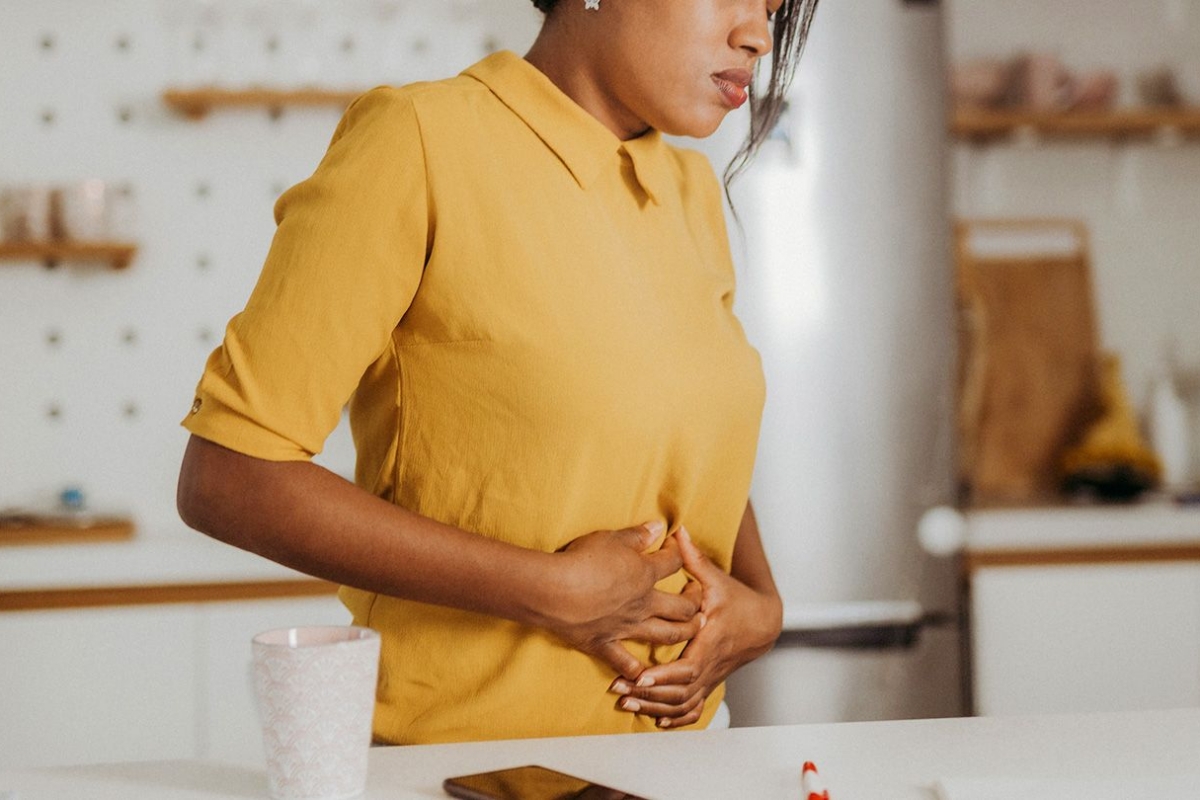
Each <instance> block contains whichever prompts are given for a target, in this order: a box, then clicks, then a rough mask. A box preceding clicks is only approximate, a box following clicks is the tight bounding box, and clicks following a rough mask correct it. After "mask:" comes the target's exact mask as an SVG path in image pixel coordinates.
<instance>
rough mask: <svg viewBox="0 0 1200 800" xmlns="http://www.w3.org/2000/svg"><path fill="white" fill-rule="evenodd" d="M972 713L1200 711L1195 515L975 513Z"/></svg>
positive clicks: (969, 553) (970, 544) (1199, 560)
mask: <svg viewBox="0 0 1200 800" xmlns="http://www.w3.org/2000/svg"><path fill="white" fill-rule="evenodd" d="M967 531H968V533H967V539H966V545H965V549H964V564H965V566H966V571H965V586H966V589H967V593H968V596H969V616H970V636H971V646H970V659H971V676H972V700H973V706H974V708H973V710H974V712H975V713H976V714H982V715H1001V714H1040V713H1077V712H1104V711H1133V710H1150V709H1163V708H1177V707H1185V706H1188V707H1198V706H1200V512H1198V511H1197V510H1195V509H1186V508H1176V507H1172V506H1170V505H1168V504H1150V505H1146V506H1133V507H1129V508H1117V509H1109V510H1105V509H1103V508H1083V509H1072V508H1062V509H1047V510H1028V511H982V512H968V514H967Z"/></svg>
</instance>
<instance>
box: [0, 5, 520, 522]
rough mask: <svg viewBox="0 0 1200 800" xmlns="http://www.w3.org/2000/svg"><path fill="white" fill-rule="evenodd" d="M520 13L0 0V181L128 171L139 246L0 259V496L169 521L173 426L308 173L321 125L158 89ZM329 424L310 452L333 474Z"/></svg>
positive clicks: (469, 35) (485, 42)
mask: <svg viewBox="0 0 1200 800" xmlns="http://www.w3.org/2000/svg"><path fill="white" fill-rule="evenodd" d="M539 22H540V15H539V14H538V13H537V12H536V11H535V10H534V9H533V7H532V4H531V3H529V2H528V0H450V1H449V2H448V1H447V0H353V2H338V3H331V2H323V1H321V0H110V2H105V3H95V2H91V0H38V1H37V2H34V1H33V0H0V52H2V53H4V69H3V70H0V108H3V109H4V114H3V115H0V145H2V148H3V149H2V150H0V152H2V154H3V155H0V185H18V184H29V183H38V184H41V183H55V184H66V183H74V182H77V181H81V180H85V179H89V178H100V179H103V180H106V181H112V182H124V183H128V185H129V186H130V187H131V188H132V192H133V195H134V199H135V216H134V219H133V220H132V228H133V231H132V232H133V234H134V238H135V239H136V240H137V242H138V244H139V246H140V250H139V253H138V256H137V258H136V260H135V261H134V262H133V265H132V266H131V267H130V268H129V269H128V270H125V271H112V270H107V269H103V268H98V267H94V266H68V265H63V266H60V267H58V268H56V269H54V270H47V269H45V268H43V267H41V266H37V265H34V264H23V263H0V338H2V341H3V346H2V349H0V354H2V355H0V508H6V507H13V506H18V507H34V508H37V507H44V506H47V505H50V504H52V503H53V502H54V501H55V498H56V497H57V495H58V493H59V491H60V490H61V489H62V488H63V487H65V486H67V485H77V486H79V487H81V488H82V489H83V490H84V491H85V493H86V496H87V498H88V501H89V503H90V506H91V507H92V508H93V509H94V510H96V511H105V510H121V511H125V512H128V513H130V514H132V515H133V516H134V518H135V519H136V521H137V523H138V525H139V534H140V535H142V536H165V535H171V534H173V533H177V532H180V531H181V530H182V523H180V522H179V520H178V517H177V515H176V513H175V506H174V495H175V480H176V476H177V474H178V467H179V462H180V458H181V456H182V449H183V445H184V443H185V442H186V439H187V434H186V432H185V431H184V430H183V429H182V428H180V427H179V421H180V420H181V419H182V418H183V416H184V415H185V414H186V412H187V409H188V407H189V406H190V404H191V398H192V392H193V389H194V387H195V384H196V381H197V380H198V379H199V376H200V372H201V370H202V367H203V364H204V360H205V358H206V357H207V355H208V353H209V352H210V351H211V350H212V348H213V347H215V346H216V345H217V343H218V342H219V341H220V337H221V335H222V332H223V329H224V325H225V323H226V321H227V320H228V318H229V317H230V316H231V315H233V314H234V313H236V312H237V311H238V310H239V309H240V308H241V306H242V304H243V303H244V302H245V299H246V297H247V295H248V293H249V291H250V289H251V287H252V286H253V283H254V281H255V279H256V277H257V274H258V271H259V269H260V267H261V264H262V259H263V257H264V256H265V254H266V251H267V248H268V246H269V244H270V238H271V235H272V234H273V232H274V222H273V220H272V207H273V204H274V201H275V198H276V197H277V196H278V194H279V193H280V192H281V191H282V190H283V189H285V188H286V187H288V186H290V185H292V184H294V183H296V182H297V181H299V180H302V179H304V178H305V177H307V176H308V175H309V174H310V173H311V171H312V169H313V168H314V167H315V166H316V163H317V161H318V160H319V159H320V157H321V155H322V154H323V153H324V150H325V147H326V146H327V144H328V141H329V137H330V135H331V134H332V132H333V129H334V127H335V125H336V124H337V121H338V119H339V117H340V110H336V109H308V110H287V111H285V112H284V113H283V114H282V116H279V117H278V118H273V117H272V116H271V115H270V114H269V113H268V112H267V111H265V110H261V111H260V110H245V111H222V112H216V113H214V114H212V115H211V116H209V117H207V118H206V119H204V120H202V121H200V122H191V121H188V120H186V119H184V118H183V117H180V116H177V115H175V114H173V113H172V112H170V111H169V110H168V109H167V108H166V107H165V106H164V105H163V104H162V102H161V94H162V92H163V90H164V89H167V88H169V87H179V86H191V85H198V84H202V83H205V82H209V81H211V80H214V79H216V80H219V81H220V82H221V83H223V84H228V85H236V86H244V85H249V84H253V83H274V84H276V85H279V86H295V85H298V84H299V83H302V82H303V80H302V77H301V76H302V75H304V74H310V73H311V74H320V75H321V76H323V80H322V81H321V85H329V86H336V87H363V88H369V87H370V86H374V85H378V84H383V83H393V84H395V83H405V82H408V81H411V80H419V79H426V78H433V77H442V76H446V75H451V74H454V73H456V72H458V71H460V70H461V69H463V68H464V67H466V66H468V65H469V64H471V63H473V62H474V61H476V60H478V59H479V58H481V57H482V56H483V55H485V54H486V53H487V52H489V51H491V50H494V49H498V48H508V49H512V50H515V51H517V52H524V51H525V50H526V49H527V48H528V45H529V44H530V43H531V42H532V41H533V37H534V36H535V35H536V32H537V26H538V24H539ZM197 42H199V43H200V46H199V47H197ZM304 53H307V54H308V56H309V57H307V58H301V57H300V56H301V55H302V54H304ZM344 427H345V426H343V429H340V430H339V431H338V432H337V433H335V435H334V436H333V437H331V440H330V442H329V443H328V445H327V448H326V452H325V453H324V454H323V455H322V461H323V463H325V464H326V465H327V466H329V467H330V468H332V469H334V470H336V471H338V472H339V473H342V474H351V473H352V471H353V452H352V447H351V445H350V443H349V437H348V435H347V434H346V432H345V430H344Z"/></svg>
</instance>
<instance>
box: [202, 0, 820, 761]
mask: <svg viewBox="0 0 1200 800" xmlns="http://www.w3.org/2000/svg"><path fill="white" fill-rule="evenodd" d="M535 5H537V6H538V7H539V8H540V9H541V10H542V11H544V12H545V13H546V19H545V23H544V25H543V28H542V31H541V33H540V35H539V36H538V38H537V40H536V42H535V43H534V45H533V47H532V49H531V50H530V51H529V53H528V55H527V56H526V57H525V58H524V59H522V58H520V57H518V56H516V55H514V54H512V53H497V54H494V55H492V56H489V57H488V58H486V59H484V60H483V61H482V62H480V63H479V64H476V65H475V66H473V67H471V68H470V69H468V70H466V71H465V72H464V73H463V74H462V75H460V76H458V77H456V78H453V79H450V80H447V81H440V82H435V83H426V84H417V85H412V86H407V87H403V88H380V89H376V90H373V91H371V92H368V93H367V94H366V95H364V96H363V97H361V98H359V99H358V100H357V101H356V102H355V103H354V104H353V105H352V106H351V108H350V109H348V110H347V112H346V115H345V117H344V118H343V120H342V123H341V124H340V125H339V127H338V130H337V132H336V133H335V134H334V137H333V141H332V143H331V144H330V147H329V150H328V152H327V154H326V156H325V158H324V159H323V161H322V162H321V164H320V166H319V167H318V169H317V170H316V172H315V173H314V174H313V176H312V177H311V178H309V179H308V180H306V181H304V182H302V183H300V184H298V185H297V186H295V187H293V188H291V189H290V190H289V191H287V192H286V193H285V194H284V195H283V196H282V197H281V198H280V200H279V202H278V204H277V206H276V220H277V222H278V230H277V232H276V236H275V239H274V242H273V244H272V247H271V252H270V254H269V256H268V258H267V261H266V264H265V265H264V268H263V272H262V276H261V278H260V280H259V283H258V286H257V287H256V289H255V291H254V292H253V294H252V295H251V297H250V299H249V302H248V303H247V306H246V308H245V310H244V311H243V312H242V313H240V314H238V315H237V316H236V317H234V319H233V320H232V321H231V322H230V324H229V327H228V330H227V332H226V337H225V340H224V342H223V344H222V346H221V347H220V348H218V349H217V350H216V351H215V352H214V353H213V355H212V356H211V358H210V359H209V363H208V365H207V368H206V370H205V373H204V375H203V377H202V379H201V381H200V385H199V387H198V389H197V394H196V400H195V403H194V404H193V407H192V413H191V414H190V415H189V416H188V418H187V419H186V420H185V423H184V424H185V426H186V427H187V428H188V429H189V430H190V431H191V432H192V437H191V440H190V441H189V444H188V448H187V453H186V455H185V457H184V463H183V467H182V470H181V474H180V483H179V509H180V513H181V516H182V517H183V518H184V520H185V521H186V522H187V523H188V524H189V525H191V526H192V527H195V528H197V529H199V530H201V531H204V532H206V533H208V534H209V535H211V536H214V537H216V538H218V539H221V540H223V541H225V542H228V543H230V544H233V545H236V546H238V547H242V548H245V549H247V550H251V551H254V552H256V553H259V554H261V555H264V556H266V557H268V558H271V559H274V560H276V561H278V562H280V563H283V564H286V565H289V566H291V567H294V568H296V569H299V570H302V571H305V572H308V573H310V574H313V575H317V576H321V577H324V578H327V579H330V580H333V581H337V582H339V583H341V584H342V585H343V589H342V590H341V597H342V599H343V601H344V602H345V603H346V605H347V606H348V607H349V609H350V610H351V612H352V613H353V615H354V620H355V622H356V623H357V624H361V625H369V626H371V627H373V628H376V629H378V630H379V631H380V632H381V633H382V634H383V639H384V643H383V654H382V657H381V671H380V683H379V689H378V697H377V708H376V715H375V728H376V738H377V739H378V740H380V741H383V742H390V743H412V742H442V741H457V740H469V739H485V738H515V737H526V736H552V735H568V734H577V733H616V732H628V731H642V730H654V729H655V728H672V729H674V728H686V727H703V726H707V725H708V724H709V723H710V722H711V721H712V720H713V718H714V715H715V714H716V713H717V710H718V708H719V707H720V702H721V698H722V694H723V685H722V684H723V681H724V679H725V678H726V677H727V676H728V675H729V674H730V673H731V672H732V671H733V670H735V669H736V668H737V667H739V666H741V665H742V664H744V663H746V662H747V661H749V660H751V659H753V658H755V657H757V656H758V655H761V654H762V653H763V652H765V651H766V650H767V649H769V647H770V646H771V644H772V643H773V641H774V640H775V638H776V637H777V636H778V633H779V629H780V624H781V623H780V620H781V604H780V600H779V596H778V593H777V592H776V589H775V586H774V583H773V581H772V579H771V573H770V569H769V567H768V565H767V561H766V558H765V555H764V553H763V549H762V545H761V542H760V540H759V534H758V530H757V527H756V525H755V521H754V514H753V510H752V509H751V507H750V505H749V503H748V500H747V497H748V493H749V483H750V474H751V470H752V466H753V460H754V451H755V447H756V442H757V436H758V425H759V419H760V414H761V407H762V397H763V387H762V374H761V368H760V363H759V360H758V357H757V354H756V353H755V352H754V351H753V349H752V348H751V347H750V346H749V345H748V343H747V342H746V340H745V337H744V335H743V333H742V330H741V327H740V325H739V324H738V322H737V320H736V319H735V318H734V316H733V313H732V302H733V283H734V276H733V268H732V264H731V261H730V256H729V247H728V241H727V238H726V234H725V230H724V222H723V213H722V209H721V199H720V196H721V195H720V187H719V184H718V183H717V181H716V180H715V179H714V177H713V175H712V171H711V169H710V168H709V166H708V164H707V161H706V160H705V159H704V158H703V157H702V156H700V155H698V154H695V153H692V152H689V151H685V150H680V149H676V148H673V147H670V146H668V145H667V144H666V143H665V142H664V141H663V139H662V136H661V134H662V133H670V134H681V135H689V136H707V135H708V134H710V133H712V132H713V131H714V130H715V129H716V128H717V126H718V125H719V124H720V122H721V120H722V119H723V118H724V117H725V116H726V115H727V114H728V112H729V111H731V110H733V109H734V108H737V107H738V106H740V105H741V104H742V103H743V102H745V101H746V99H747V94H748V91H747V87H748V85H749V83H750V78H751V75H752V70H753V69H754V67H755V65H756V63H757V61H758V60H759V59H761V58H762V57H764V56H766V55H767V54H768V53H769V52H770V51H771V50H772V47H773V45H777V46H778V47H779V48H780V52H781V53H782V54H783V55H782V57H781V56H780V55H778V54H777V56H776V58H775V60H774V64H773V69H772V80H771V91H770V93H769V95H768V98H767V101H766V102H764V103H758V104H756V105H757V106H758V108H757V109H756V114H755V117H754V125H753V129H752V135H751V139H750V141H749V143H748V145H747V148H745V149H744V152H743V156H748V155H749V154H750V153H752V151H753V148H754V147H755V146H757V143H758V142H759V141H761V139H762V138H763V137H764V136H765V135H766V133H767V132H768V131H769V129H770V124H771V121H772V119H773V116H774V113H775V112H774V109H775V108H776V107H777V102H778V98H779V96H780V94H781V93H782V91H783V87H784V86H785V84H786V82H787V81H786V79H787V75H788V74H789V73H788V68H789V65H790V64H792V63H794V59H795V58H796V57H797V56H798V53H799V49H800V47H801V45H802V43H803V40H804V34H805V32H806V30H807V27H808V23H809V20H810V18H811V14H812V10H813V6H814V5H815V0H807V2H806V1H805V0H636V1H635V0H600V2H595V0H561V1H560V2H554V0H535ZM593 6H595V7H593ZM772 16H774V17H775V19H774V23H773V24H774V40H775V41H774V42H773V40H772V19H771V18H772ZM347 403H349V407H350V419H351V427H352V430H353V434H354V438H355V444H356V447H357V451H358V462H357V468H356V479H355V484H354V485H351V484H349V483H347V482H345V481H343V480H341V479H340V478H338V477H336V476H335V475H333V474H331V473H329V472H327V471H325V470H323V469H321V468H320V467H318V466H316V465H314V464H313V463H311V461H310V459H311V457H312V456H313V455H314V454H315V453H317V452H319V450H320V448H321V445H322V442H323V441H324V438H325V436H327V435H328V433H329V432H330V431H331V430H332V429H333V428H334V427H335V426H336V424H337V422H338V419H339V416H340V413H341V410H342V408H343V406H344V405H346V404H347ZM684 569H686V573H685V572H684V571H683V570H684ZM688 575H690V576H691V578H694V580H689V578H688Z"/></svg>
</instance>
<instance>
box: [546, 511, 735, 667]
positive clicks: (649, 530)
mask: <svg viewBox="0 0 1200 800" xmlns="http://www.w3.org/2000/svg"><path fill="white" fill-rule="evenodd" d="M665 530H666V526H665V525H664V524H663V523H662V522H651V523H647V524H645V525H639V526H638V527H636V528H626V529H624V530H619V531H596V532H594V533H589V534H588V535H586V536H582V537H580V538H578V539H576V540H575V541H573V542H571V543H570V544H569V545H567V547H566V548H565V549H564V550H563V551H562V555H563V557H564V559H565V565H564V569H563V570H562V571H561V579H562V580H563V581H564V582H565V587H566V589H565V591H564V592H563V593H562V595H563V598H564V599H563V602H562V604H561V606H560V607H559V608H557V609H555V610H554V612H553V615H552V617H553V618H552V619H550V620H548V621H546V622H545V623H544V627H546V628H547V629H549V630H550V631H551V632H553V633H554V634H556V635H557V636H558V637H560V638H561V639H563V640H564V641H566V642H567V643H568V644H570V645H571V646H572V647H574V648H575V649H577V650H580V651H582V652H584V653H588V654H589V655H592V656H595V657H596V658H598V659H600V660H601V661H603V662H604V663H606V664H608V665H609V666H611V667H612V668H613V670H615V671H616V672H617V674H618V675H620V676H622V677H624V678H626V679H628V680H630V681H636V680H637V679H638V678H639V677H640V676H641V675H642V674H643V673H644V671H645V669H646V666H645V665H644V664H642V663H641V662H640V661H638V659H637V658H635V657H634V656H633V654H632V653H630V652H629V651H628V650H627V649H626V648H625V645H624V644H622V642H624V641H626V640H636V641H642V642H649V643H650V644H665V645H670V644H677V643H679V642H685V641H689V640H691V639H694V638H695V636H696V634H697V633H699V631H700V628H701V627H702V626H703V625H704V616H703V615H702V614H701V613H700V601H701V597H700V592H698V591H693V592H685V593H683V594H672V593H670V592H663V591H660V590H658V589H655V588H654V585H655V584H656V583H658V582H659V581H661V580H662V579H663V578H666V577H668V576H670V575H674V574H675V573H676V572H678V571H679V570H680V569H682V568H683V566H684V558H683V555H682V552H681V549H680V547H679V543H678V541H676V538H675V537H671V538H670V539H668V540H667V541H666V543H664V544H663V546H662V548H661V549H659V550H658V551H656V552H653V553H647V552H646V550H647V549H648V548H649V547H650V546H651V545H652V544H653V543H654V542H655V541H656V540H657V539H658V538H659V537H660V536H662V534H663V532H664V531H665ZM714 569H715V567H714Z"/></svg>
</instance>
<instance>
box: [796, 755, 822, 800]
mask: <svg viewBox="0 0 1200 800" xmlns="http://www.w3.org/2000/svg"><path fill="white" fill-rule="evenodd" d="M800 790H801V792H803V800H829V792H828V791H827V790H826V789H825V784H824V783H822V782H821V776H820V775H818V774H817V765H816V764H814V763H813V762H811V761H805V762H804V771H803V772H801V773H800Z"/></svg>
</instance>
